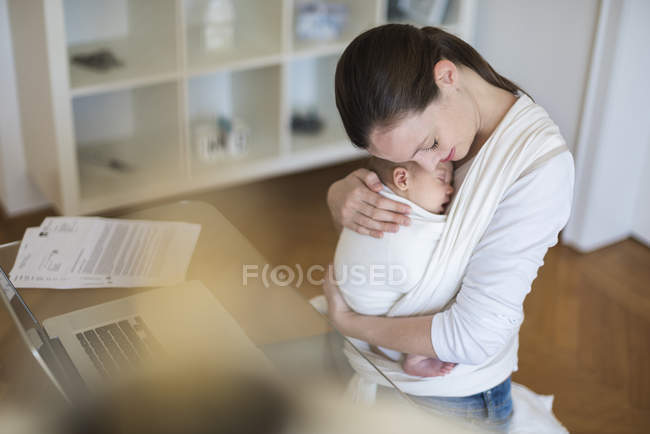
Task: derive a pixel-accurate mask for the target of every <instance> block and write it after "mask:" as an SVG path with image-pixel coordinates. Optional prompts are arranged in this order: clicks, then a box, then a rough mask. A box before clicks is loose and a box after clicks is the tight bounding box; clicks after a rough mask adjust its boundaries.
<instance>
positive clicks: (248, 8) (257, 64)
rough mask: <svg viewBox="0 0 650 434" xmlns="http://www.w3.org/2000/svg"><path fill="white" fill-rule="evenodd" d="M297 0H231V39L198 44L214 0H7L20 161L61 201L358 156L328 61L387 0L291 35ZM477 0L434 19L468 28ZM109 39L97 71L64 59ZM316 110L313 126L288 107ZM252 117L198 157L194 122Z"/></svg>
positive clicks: (84, 202)
mask: <svg viewBox="0 0 650 434" xmlns="http://www.w3.org/2000/svg"><path fill="white" fill-rule="evenodd" d="M299 1H300V0H264V1H261V0H234V1H233V2H232V5H233V6H234V10H233V12H234V14H233V16H234V19H233V21H232V22H231V28H232V33H231V36H232V46H231V47H230V48H223V49H219V50H213V51H210V50H207V49H206V47H205V42H204V41H205V39H204V34H205V31H206V26H208V25H209V24H207V23H206V10H207V9H208V8H209V6H210V5H211V0H112V1H110V2H107V1H105V0H28V1H26V0H10V2H9V11H10V19H11V23H12V36H13V42H14V53H15V59H16V68H17V77H18V94H19V99H20V107H21V117H22V123H23V125H22V127H23V138H24V143H25V153H26V158H27V162H28V169H29V172H30V174H31V175H32V177H33V178H34V180H35V181H36V183H37V185H38V186H39V187H40V188H41V190H42V191H43V193H44V194H45V195H46V197H48V199H50V200H51V201H52V203H53V204H54V205H55V206H56V207H57V208H58V210H59V211H60V212H61V213H63V214H66V215H74V214H92V213H97V212H101V211H106V210H108V209H113V208H119V207H124V206H129V205H134V204H137V203H140V202H144V201H149V200H154V199H159V198H163V197H165V196H169V195H175V194H182V193H189V192H192V191H196V190H199V189H207V188H215V187H220V186H226V185H231V184H234V183H240V182H246V181H250V180H253V179H259V178H261V177H267V176H272V175H277V174H282V173H288V172H291V171H296V170H303V169H307V168H312V167H317V166H321V165H326V164H331V163H334V162H339V161H344V160H349V159H353V158H358V157H360V156H362V155H365V152H363V151H359V150H357V149H355V148H354V147H353V146H352V145H351V144H350V143H349V141H348V140H347V137H346V135H345V131H344V129H343V127H342V125H341V121H340V119H339V115H338V112H337V110H336V105H335V103H334V90H333V80H334V71H335V69H336V62H337V61H338V58H339V56H340V54H341V53H342V51H343V50H344V49H345V47H346V45H347V44H348V43H349V42H350V40H352V39H353V38H354V36H356V35H357V34H359V33H361V32H362V31H364V30H366V29H368V28H371V27H374V26H376V25H379V24H383V23H385V22H386V21H387V5H388V0H337V1H336V3H342V4H345V5H346V6H347V10H348V22H347V24H346V27H345V29H344V31H343V32H342V34H341V36H340V37H339V38H338V39H336V40H333V41H328V42H322V43H316V42H305V41H301V40H299V39H298V38H297V37H296V36H295V32H294V29H295V21H296V17H295V16H294V15H295V14H294V11H295V7H296V4H297V3H298V2H299ZM475 1H476V0H450V2H449V9H448V13H447V17H448V19H447V20H446V21H445V22H444V23H443V27H445V28H447V29H449V30H450V31H452V32H454V33H456V34H458V35H459V36H461V37H463V38H464V39H466V40H468V41H469V42H471V41H472V38H473V28H474V10H475ZM97 49H109V50H111V52H112V53H113V54H114V55H115V57H116V58H117V59H118V60H119V61H120V62H121V63H122V66H121V67H119V68H115V69H111V70H110V71H108V72H95V71H92V70H89V69H87V68H84V67H80V66H77V65H75V64H74V63H72V62H70V59H71V58H72V57H73V56H75V55H78V54H85V53H89V52H92V51H94V50H97ZM304 111H316V112H317V113H318V115H319V117H320V118H321V119H322V120H323V126H322V128H321V130H320V131H318V133H316V134H306V133H298V132H294V131H292V129H291V114H292V113H294V112H304ZM218 117H224V118H228V119H234V118H236V119H240V120H242V121H243V122H244V123H245V124H246V125H247V127H248V128H249V131H250V134H249V140H248V151H247V152H246V153H245V154H242V155H237V156H232V157H223V158H222V159H220V160H218V161H213V162H206V161H202V159H201V158H200V153H199V152H198V151H197V149H196V137H195V134H196V128H197V125H200V124H205V123H206V122H212V121H214V122H216V119H217V118H218Z"/></svg>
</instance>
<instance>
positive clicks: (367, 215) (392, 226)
mask: <svg viewBox="0 0 650 434" xmlns="http://www.w3.org/2000/svg"><path fill="white" fill-rule="evenodd" d="M380 190H381V183H380V181H379V177H378V176H377V174H376V173H375V172H372V171H370V170H368V169H357V170H355V171H354V172H352V173H350V174H349V175H348V176H346V177H345V178H343V179H339V180H338V181H336V182H335V183H334V184H332V185H331V186H330V188H329V190H328V191H327V205H328V206H329V209H330V212H331V213H332V218H333V219H334V222H335V223H336V224H337V225H339V226H345V227H346V228H348V229H352V230H353V231H355V232H358V233H360V234H364V235H371V236H373V237H375V238H381V237H382V235H383V233H384V232H397V230H398V229H399V225H409V224H410V219H409V218H408V217H407V216H406V214H408V213H409V212H410V211H411V208H410V207H409V206H408V205H405V204H403V203H400V202H396V201H394V200H391V199H388V198H386V197H384V196H382V195H380V194H379V193H378V192H379V191H380Z"/></svg>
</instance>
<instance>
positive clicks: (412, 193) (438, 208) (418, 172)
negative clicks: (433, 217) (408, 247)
mask: <svg viewBox="0 0 650 434" xmlns="http://www.w3.org/2000/svg"><path fill="white" fill-rule="evenodd" d="M368 168H369V169H370V170H372V171H374V172H375V173H377V175H378V176H379V179H380V180H381V182H383V183H384V184H385V185H386V186H387V187H388V188H390V189H391V190H392V191H393V192H394V193H395V194H397V195H399V196H401V197H403V198H405V199H408V200H410V201H411V202H413V203H415V204H417V205H419V206H420V207H422V208H424V209H426V210H427V211H429V212H432V213H434V214H442V213H443V212H444V210H445V205H446V204H447V203H448V202H449V201H450V200H451V194H452V193H453V192H454V188H453V187H452V186H451V180H452V172H453V170H454V169H453V165H452V163H451V161H448V162H445V163H439V164H438V167H436V170H434V171H433V172H427V171H426V170H425V169H423V168H422V167H421V166H420V165H419V164H418V163H416V162H415V161H406V162H403V163H393V162H392V161H388V160H384V159H382V158H377V157H370V160H369V161H368Z"/></svg>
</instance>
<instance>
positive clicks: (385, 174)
mask: <svg viewBox="0 0 650 434" xmlns="http://www.w3.org/2000/svg"><path fill="white" fill-rule="evenodd" d="M417 164H418V163H416V162H415V161H404V162H402V163H394V162H392V161H390V160H384V159H383V158H379V157H374V156H371V157H370V158H369V159H368V163H367V167H368V169H370V170H372V171H373V172H375V173H376V174H377V176H379V180H380V181H381V182H383V183H384V185H387V186H392V185H393V170H395V168H396V167H403V168H405V169H406V170H408V171H409V172H411V173H413V171H414V169H415V168H416V166H417Z"/></svg>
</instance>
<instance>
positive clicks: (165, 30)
mask: <svg viewBox="0 0 650 434" xmlns="http://www.w3.org/2000/svg"><path fill="white" fill-rule="evenodd" d="M63 7H64V15H65V27H66V44H67V50H68V59H69V72H70V86H71V93H72V95H73V96H79V95H87V94H92V93H99V92H104V91H107V90H115V89H118V88H120V87H131V86H139V85H147V84H152V83H156V82H161V81H169V80H174V79H175V78H176V75H177V70H178V58H177V50H176V45H177V44H176V27H175V26H176V24H175V23H176V11H175V1H174V0H115V1H110V2H106V1H104V0H65V1H64V3H63ZM100 49H107V50H110V52H111V53H112V54H113V55H114V56H115V58H116V59H117V60H119V61H120V62H121V64H122V65H121V66H118V67H115V68H111V69H109V70H106V71H95V70H93V69H90V68H87V67H84V66H80V65H77V64H76V63H73V62H72V58H73V57H74V56H75V55H79V54H88V53H92V52H95V51H96V50H100Z"/></svg>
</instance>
